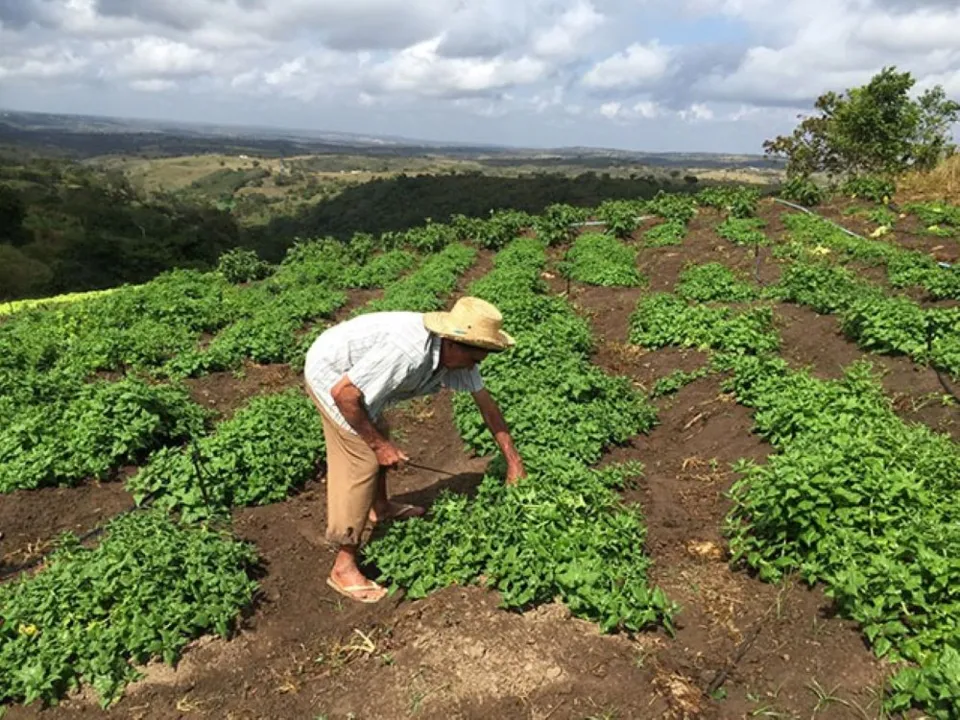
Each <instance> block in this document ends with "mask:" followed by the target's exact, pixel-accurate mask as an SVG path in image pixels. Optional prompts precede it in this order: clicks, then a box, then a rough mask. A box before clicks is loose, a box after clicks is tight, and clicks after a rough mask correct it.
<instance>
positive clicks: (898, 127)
mask: <svg viewBox="0 0 960 720" xmlns="http://www.w3.org/2000/svg"><path fill="white" fill-rule="evenodd" d="M915 83H916V81H915V80H914V78H913V76H912V75H911V74H910V73H909V72H903V73H900V72H897V71H896V68H892V67H888V68H884V69H883V70H882V71H881V72H879V73H877V74H876V75H875V76H874V77H873V78H872V79H871V80H870V82H868V83H867V84H866V85H864V86H862V87H856V88H851V89H848V90H847V91H846V92H845V93H840V94H838V93H835V92H828V93H825V94H823V95H821V96H820V97H819V98H817V101H816V103H815V104H814V107H815V108H816V110H817V111H818V112H819V115H816V116H811V117H807V118H805V119H803V120H802V121H801V122H800V124H799V125H798V126H797V128H796V129H795V130H794V132H793V134H792V135H787V136H780V137H777V138H775V139H773V140H767V141H766V142H765V143H764V150H765V151H766V153H767V154H768V155H771V156H774V157H784V158H786V159H787V174H788V175H789V176H791V177H802V178H808V177H810V176H811V175H812V174H814V173H826V174H827V175H828V176H830V177H834V176H843V177H849V176H853V177H857V176H860V175H864V174H873V175H880V176H882V177H885V178H890V177H894V176H896V175H899V174H900V173H903V172H905V171H906V170H909V169H911V168H913V169H921V170H931V169H933V168H934V167H936V165H937V163H939V162H940V161H941V160H942V159H943V158H944V157H946V156H948V155H949V154H950V153H951V152H952V151H953V149H954V146H953V143H952V142H951V133H950V128H951V126H952V125H953V123H955V122H956V121H957V119H958V118H960V104H958V103H956V102H954V101H953V100H949V99H947V96H946V93H945V92H944V90H943V88H942V87H941V86H939V85H937V86H934V87H932V88H928V89H927V90H925V91H924V92H923V93H922V94H921V95H920V96H919V97H917V98H916V99H914V98H912V97H911V96H910V91H911V90H912V89H913V86H914V85H915Z"/></svg>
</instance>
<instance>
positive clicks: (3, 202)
mask: <svg viewBox="0 0 960 720" xmlns="http://www.w3.org/2000/svg"><path fill="white" fill-rule="evenodd" d="M26 216H27V209H26V206H25V205H24V204H23V199H22V198H21V197H20V194H19V193H17V191H16V190H14V189H13V188H10V187H6V186H4V185H0V243H7V244H9V245H16V246H19V245H24V244H26V243H28V242H30V240H31V237H30V234H29V233H28V232H26V230H24V228H23V220H24V218H26Z"/></svg>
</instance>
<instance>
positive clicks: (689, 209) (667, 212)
mask: <svg viewBox="0 0 960 720" xmlns="http://www.w3.org/2000/svg"><path fill="white" fill-rule="evenodd" d="M646 207H647V211H648V212H651V213H653V214H654V215H659V216H660V217H662V218H663V219H664V220H676V221H677V222H680V223H683V224H684V225H686V224H687V223H689V222H690V221H691V220H693V218H694V217H695V216H696V214H697V201H696V200H695V199H694V197H693V196H692V195H686V194H682V193H666V192H664V191H663V190H661V191H659V192H658V193H657V194H656V195H655V196H654V197H653V198H651V199H650V200H648V201H647V206H646Z"/></svg>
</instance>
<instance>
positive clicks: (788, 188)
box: [780, 175, 827, 207]
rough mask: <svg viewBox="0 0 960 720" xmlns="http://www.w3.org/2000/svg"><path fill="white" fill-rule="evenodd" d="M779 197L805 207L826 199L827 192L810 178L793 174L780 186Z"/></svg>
mask: <svg viewBox="0 0 960 720" xmlns="http://www.w3.org/2000/svg"><path fill="white" fill-rule="evenodd" d="M780 197H782V198H783V199H784V200H789V201H791V202H795V203H798V204H800V205H803V206H805V207H814V206H816V205H819V204H820V203H822V202H823V201H824V200H826V198H827V194H826V192H825V191H824V189H823V188H822V187H820V186H819V185H817V184H816V183H815V182H814V181H813V180H811V179H810V178H808V177H804V176H802V175H794V176H792V177H789V178H787V181H786V182H785V183H783V185H782V186H781V187H780Z"/></svg>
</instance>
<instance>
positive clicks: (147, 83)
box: [130, 78, 177, 92]
mask: <svg viewBox="0 0 960 720" xmlns="http://www.w3.org/2000/svg"><path fill="white" fill-rule="evenodd" d="M130 87H131V88H133V89H134V90H138V91H139V92H163V91H165V90H173V89H174V88H175V87H177V84H176V83H175V82H174V81H173V80H162V79H160V78H152V79H150V80H133V81H132V82H131V83H130Z"/></svg>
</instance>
